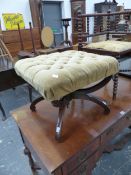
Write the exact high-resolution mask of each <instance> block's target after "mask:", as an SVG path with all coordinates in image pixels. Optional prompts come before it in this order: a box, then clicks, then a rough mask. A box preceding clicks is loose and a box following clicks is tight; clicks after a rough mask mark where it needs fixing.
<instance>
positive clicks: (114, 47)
mask: <svg viewBox="0 0 131 175" xmlns="http://www.w3.org/2000/svg"><path fill="white" fill-rule="evenodd" d="M85 47H86V48H91V49H104V50H107V51H113V52H123V51H126V50H129V49H131V42H124V41H113V40H108V41H101V42H97V43H90V44H88V45H86V46H84V48H85Z"/></svg>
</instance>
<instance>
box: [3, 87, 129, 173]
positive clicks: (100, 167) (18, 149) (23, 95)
mask: <svg viewBox="0 0 131 175" xmlns="http://www.w3.org/2000/svg"><path fill="white" fill-rule="evenodd" d="M37 96H38V94H37V93H36V92H33V98H36V97H37ZM0 101H1V103H2V105H3V107H4V109H5V110H6V115H7V116H8V119H7V120H6V121H2V120H1V116H2V114H1V113H0V150H1V151H0V175H32V172H31V169H30V166H29V162H28V157H27V156H25V155H24V153H23V150H24V145H23V143H22V140H21V137H20V134H19V131H18V128H17V125H16V123H15V121H14V120H13V118H12V117H11V114H10V111H12V110H13V109H15V108H18V107H20V106H22V105H25V104H27V103H29V98H28V91H27V87H26V85H23V86H19V87H17V88H16V89H15V90H12V89H10V90H7V91H3V92H0ZM127 132H129V129H126V130H125V131H124V132H123V134H125V133H127ZM119 137H120V136H119ZM119 137H117V139H118V138H119ZM37 175H46V174H45V173H43V172H40V171H39V172H37ZM93 175H131V140H130V141H129V142H128V143H127V144H126V145H125V147H124V148H123V150H121V151H115V152H113V153H111V154H103V156H102V158H101V159H100V160H99V162H98V163H97V166H96V168H95V169H94V171H93Z"/></svg>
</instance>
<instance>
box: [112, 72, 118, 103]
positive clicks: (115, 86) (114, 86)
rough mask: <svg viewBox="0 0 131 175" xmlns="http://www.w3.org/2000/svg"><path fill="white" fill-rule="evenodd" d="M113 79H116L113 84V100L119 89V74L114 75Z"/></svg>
mask: <svg viewBox="0 0 131 175" xmlns="http://www.w3.org/2000/svg"><path fill="white" fill-rule="evenodd" d="M113 81H114V85H113V100H116V95H117V89H118V74H115V75H114V78H113Z"/></svg>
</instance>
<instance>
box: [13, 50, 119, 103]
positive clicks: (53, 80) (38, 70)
mask: <svg viewBox="0 0 131 175" xmlns="http://www.w3.org/2000/svg"><path fill="white" fill-rule="evenodd" d="M15 70H16V73H17V74H18V75H19V76H21V77H23V79H24V80H26V81H27V82H28V83H30V84H31V85H32V86H33V87H34V88H35V89H36V90H37V91H39V92H40V93H41V95H42V96H43V97H44V98H45V99H47V100H50V101H52V100H59V99H60V98H61V97H63V96H65V95H67V94H69V93H71V92H73V91H75V90H77V89H80V88H83V87H85V86H87V85H89V84H90V83H93V82H96V81H97V80H100V79H102V78H105V77H107V76H110V75H113V74H115V73H117V72H118V61H117V60H116V59H115V58H113V57H110V56H100V55H96V54H92V53H87V52H82V51H75V50H70V51H65V52H61V53H59V52H56V53H52V54H49V55H40V56H37V57H35V58H28V59H23V60H19V61H18V62H17V63H16V64H15Z"/></svg>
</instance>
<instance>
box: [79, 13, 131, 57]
mask: <svg viewBox="0 0 131 175" xmlns="http://www.w3.org/2000/svg"><path fill="white" fill-rule="evenodd" d="M129 14H131V11H127V12H115V13H111V12H110V11H108V13H94V14H80V15H79V16H78V28H79V33H78V43H79V49H80V50H84V51H87V52H92V53H97V54H102V55H111V56H115V57H116V58H121V57H123V56H125V55H129V54H131V49H129V50H126V51H121V52H115V51H107V50H104V49H100V48H98V49H93V48H92V49H91V48H84V45H86V44H88V43H87V42H83V38H85V37H86V38H87V39H88V38H90V37H91V38H92V37H93V36H99V35H101V36H102V35H103V36H105V40H109V39H110V35H112V34H125V35H127V34H130V33H131V31H129V29H128V24H127V22H126V25H125V28H124V31H119V30H118V23H119V21H120V16H121V15H122V16H124V18H125V20H126V18H127V15H129ZM99 17H102V18H103V17H106V23H105V24H106V26H105V28H103V21H102V22H101V25H100V26H101V30H100V31H98V30H97V18H99ZM111 17H113V18H115V28H114V30H112V29H111V28H110V22H111ZM83 18H84V19H85V20H86V21H87V27H86V32H84V31H83V28H82V20H83ZM91 18H93V20H94V28H93V29H94V32H93V33H90V30H89V27H90V26H89V24H90V20H91ZM126 21H127V20H126Z"/></svg>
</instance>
